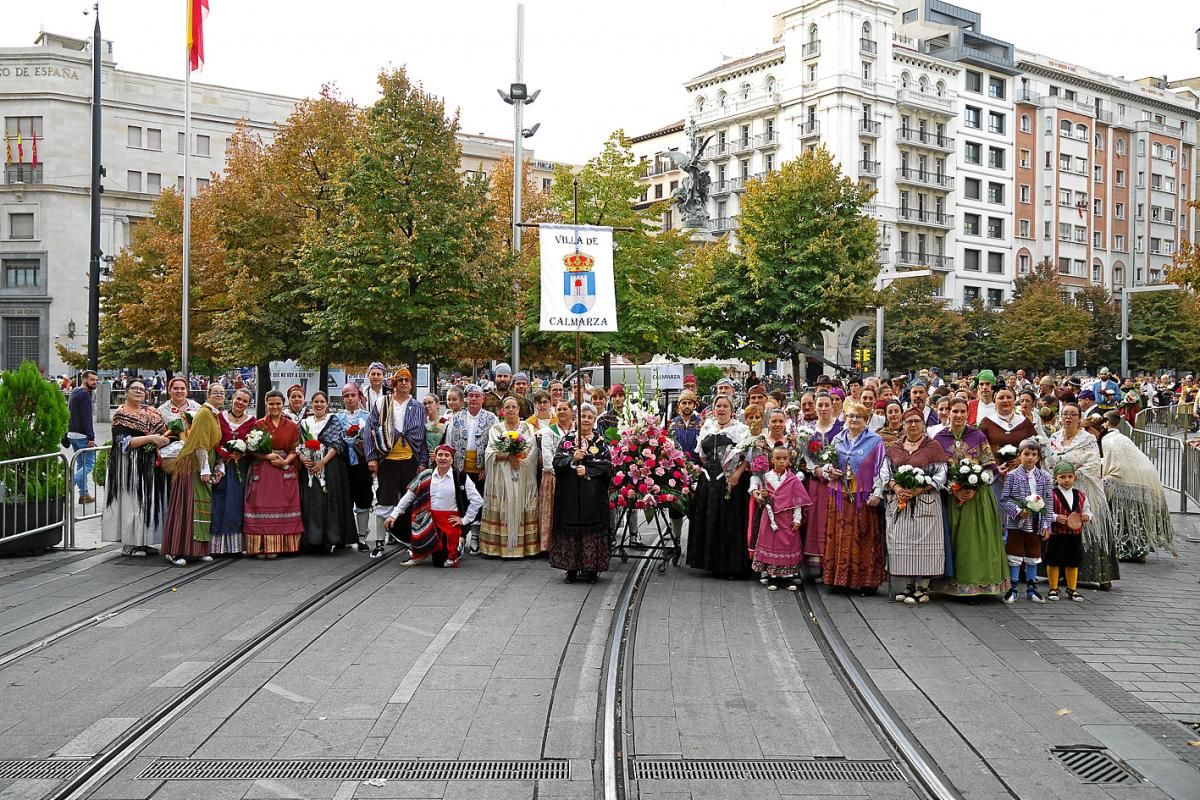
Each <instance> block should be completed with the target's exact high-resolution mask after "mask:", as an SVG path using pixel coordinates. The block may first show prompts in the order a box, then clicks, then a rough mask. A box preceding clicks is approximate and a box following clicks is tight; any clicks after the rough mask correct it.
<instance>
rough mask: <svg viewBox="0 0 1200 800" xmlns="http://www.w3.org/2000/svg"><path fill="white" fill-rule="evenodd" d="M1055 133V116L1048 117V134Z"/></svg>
mask: <svg viewBox="0 0 1200 800" xmlns="http://www.w3.org/2000/svg"><path fill="white" fill-rule="evenodd" d="M1052 133H1054V117H1049V116H1048V117H1046V135H1047V136H1049V135H1050V134H1052Z"/></svg>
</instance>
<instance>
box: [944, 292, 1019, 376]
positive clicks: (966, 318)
mask: <svg viewBox="0 0 1200 800" xmlns="http://www.w3.org/2000/svg"><path fill="white" fill-rule="evenodd" d="M1003 313H1004V312H1003V311H993V310H992V309H990V308H988V307H987V306H986V305H984V303H983V301H982V300H980V299H979V298H975V300H974V301H973V302H971V303H970V304H969V305H967V306H964V307H963V308H962V310H961V311H960V312H959V315H960V316H961V317H962V321H963V325H964V326H966V339H965V340H964V342H963V345H962V349H961V350H960V351H959V355H958V358H957V360H956V361H955V362H954V363H952V364H951V365H948V366H956V367H957V368H958V370H959V371H960V372H964V373H974V372H978V371H979V370H981V369H990V370H998V369H1000V368H1002V367H1005V366H1008V354H1007V351H1006V349H1005V347H1004V343H1003V342H1001V341H1000V337H999V334H998V328H999V326H1000V317H1001V316H1002V315H1003Z"/></svg>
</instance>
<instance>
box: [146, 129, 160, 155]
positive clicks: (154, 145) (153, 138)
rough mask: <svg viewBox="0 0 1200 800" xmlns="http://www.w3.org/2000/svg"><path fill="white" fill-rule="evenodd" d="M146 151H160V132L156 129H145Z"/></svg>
mask: <svg viewBox="0 0 1200 800" xmlns="http://www.w3.org/2000/svg"><path fill="white" fill-rule="evenodd" d="M146 149H147V150H162V131H161V130H160V129H158V128H146Z"/></svg>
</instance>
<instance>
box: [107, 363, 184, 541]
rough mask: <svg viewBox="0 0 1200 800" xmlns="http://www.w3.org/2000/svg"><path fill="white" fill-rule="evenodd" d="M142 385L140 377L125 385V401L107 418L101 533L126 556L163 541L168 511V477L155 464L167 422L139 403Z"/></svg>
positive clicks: (141, 400) (165, 439)
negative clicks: (109, 441)
mask: <svg viewBox="0 0 1200 800" xmlns="http://www.w3.org/2000/svg"><path fill="white" fill-rule="evenodd" d="M145 396H146V385H145V384H144V383H142V381H140V380H134V381H131V382H130V383H129V385H128V386H127V387H126V389H125V403H124V405H122V406H121V407H120V408H118V409H117V410H116V412H115V413H114V414H113V418H112V440H113V441H112V447H111V448H109V451H108V485H107V487H106V488H107V491H106V493H105V494H106V495H107V496H106V497H105V500H104V514H103V516H102V518H101V521H100V530H101V538H102V539H103V540H104V541H106V542H120V543H121V545H122V549H123V550H124V552H125V555H128V556H145V555H146V554H147V552H150V551H157V548H158V547H159V545H161V544H162V531H163V521H164V520H165V519H166V516H167V476H166V473H164V472H163V471H162V468H161V467H160V466H158V465H157V463H156V462H157V461H158V448H160V447H163V446H165V445H166V444H167V443H168V441H170V440H169V439H167V435H166V434H167V426H166V424H165V423H164V422H163V420H162V416H161V415H159V413H158V411H156V410H155V409H153V408H151V407H149V406H147V405H144V404H143V398H145Z"/></svg>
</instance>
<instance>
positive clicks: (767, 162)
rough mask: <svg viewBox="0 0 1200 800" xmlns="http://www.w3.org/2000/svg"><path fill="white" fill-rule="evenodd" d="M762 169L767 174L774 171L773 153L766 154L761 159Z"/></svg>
mask: <svg viewBox="0 0 1200 800" xmlns="http://www.w3.org/2000/svg"><path fill="white" fill-rule="evenodd" d="M763 167H765V168H766V171H767V172H774V171H775V154H774V153H767V154H766V156H764V157H763Z"/></svg>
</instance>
